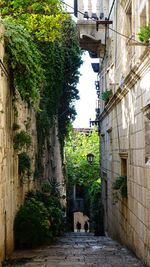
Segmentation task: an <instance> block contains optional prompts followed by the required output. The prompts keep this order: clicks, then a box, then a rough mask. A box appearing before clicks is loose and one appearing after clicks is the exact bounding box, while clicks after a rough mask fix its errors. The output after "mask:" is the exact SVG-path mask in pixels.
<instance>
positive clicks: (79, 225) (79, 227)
mask: <svg viewBox="0 0 150 267" xmlns="http://www.w3.org/2000/svg"><path fill="white" fill-rule="evenodd" d="M80 230H81V223H80V222H79V221H78V222H77V232H80Z"/></svg>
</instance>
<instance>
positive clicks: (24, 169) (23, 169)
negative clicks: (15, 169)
mask: <svg viewBox="0 0 150 267" xmlns="http://www.w3.org/2000/svg"><path fill="white" fill-rule="evenodd" d="M18 159H19V175H22V176H24V175H25V173H26V174H27V175H28V176H30V173H31V158H30V157H29V155H28V154H27V153H26V152H22V153H20V154H19V155H18Z"/></svg>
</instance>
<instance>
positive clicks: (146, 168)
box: [100, 0, 150, 266]
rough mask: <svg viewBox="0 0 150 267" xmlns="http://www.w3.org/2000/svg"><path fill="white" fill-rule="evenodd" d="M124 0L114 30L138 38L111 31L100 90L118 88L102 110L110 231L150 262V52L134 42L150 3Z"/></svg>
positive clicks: (104, 181) (105, 195)
mask: <svg viewBox="0 0 150 267" xmlns="http://www.w3.org/2000/svg"><path fill="white" fill-rule="evenodd" d="M119 2H120V3H119ZM119 2H118V3H117V4H116V5H115V6H114V9H113V13H112V15H111V16H112V18H113V22H114V23H113V25H114V26H113V27H114V28H113V29H115V30H117V31H118V33H120V34H124V35H126V36H129V37H130V34H131V36H132V38H133V40H129V38H123V37H121V35H120V34H116V33H112V31H111V30H110V31H109V33H108V34H109V35H108V42H107V49H106V55H105V59H104V62H103V65H102V66H101V80H100V82H101V90H102V91H105V89H106V88H108V89H112V91H113V98H112V99H111V100H110V101H109V103H108V104H107V105H106V106H104V102H103V101H102V100H101V114H100V128H101V133H100V135H101V177H102V189H103V203H104V209H105V231H106V232H108V234H109V235H111V236H112V237H113V238H116V239H118V240H119V241H120V242H122V243H123V244H126V245H127V246H128V247H130V248H131V249H132V250H133V251H134V252H135V253H136V254H137V256H138V257H140V258H141V259H142V260H143V262H144V263H146V264H147V266H150V160H149V159H150V146H149V145H150V115H149V114H150V71H149V66H150V50H149V48H146V46H145V47H144V46H141V45H137V43H135V41H134V40H135V39H136V40H137V32H138V31H139V27H140V14H141V12H143V11H142V10H149V8H150V1H140V2H139V1H129V0H128V1H119ZM144 3H145V4H144ZM145 8H146V9H145ZM118 14H119V15H118ZM146 14H147V15H146V20H148V19H149V12H147V11H146ZM135 18H136V19H135ZM137 18H138V19H137ZM129 25H130V26H131V28H130V27H129ZM129 31H130V32H129ZM125 174H126V175H127V187H128V198H127V199H126V198H122V197H121V196H120V200H119V201H118V202H117V203H114V195H113V192H114V190H113V189H112V184H113V182H114V181H115V178H116V177H118V176H120V175H125Z"/></svg>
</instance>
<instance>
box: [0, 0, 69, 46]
mask: <svg viewBox="0 0 150 267" xmlns="http://www.w3.org/2000/svg"><path fill="white" fill-rule="evenodd" d="M0 9H1V15H2V18H6V17H11V18H13V19H14V20H15V23H17V24H22V25H24V27H25V29H26V30H27V31H28V32H29V33H30V34H31V35H33V34H34V35H35V37H36V38H37V39H38V40H40V41H50V42H53V41H54V40H55V39H56V38H60V36H61V28H62V24H63V22H64V21H65V20H66V18H68V14H67V12H66V13H64V9H63V5H62V3H61V2H60V1H59V0H54V1H53V0H43V1H40V0H25V1H20V0H9V1H5V0H1V2H0Z"/></svg>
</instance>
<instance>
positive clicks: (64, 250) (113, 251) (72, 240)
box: [9, 233, 144, 267]
mask: <svg viewBox="0 0 150 267" xmlns="http://www.w3.org/2000/svg"><path fill="white" fill-rule="evenodd" d="M9 266H20V267H22V266H26V267H64V266H65V267H81V266H87V267H142V266H144V265H143V264H142V263H141V261H139V260H138V259H137V258H136V257H135V256H134V255H133V254H132V253H131V252H130V251H129V250H128V249H127V248H125V247H122V246H121V245H120V244H119V243H118V242H116V241H114V240H112V239H111V238H108V237H102V236H101V237H96V236H94V235H93V234H91V233H90V234H89V233H68V234H65V235H64V237H60V238H58V240H57V242H56V243H55V244H53V245H50V246H47V247H43V248H38V249H35V250H28V251H16V252H15V253H14V254H13V262H12V265H9Z"/></svg>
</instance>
